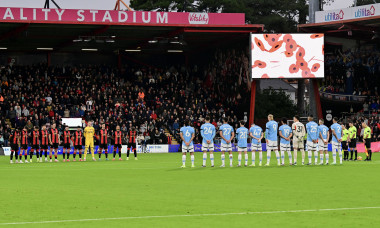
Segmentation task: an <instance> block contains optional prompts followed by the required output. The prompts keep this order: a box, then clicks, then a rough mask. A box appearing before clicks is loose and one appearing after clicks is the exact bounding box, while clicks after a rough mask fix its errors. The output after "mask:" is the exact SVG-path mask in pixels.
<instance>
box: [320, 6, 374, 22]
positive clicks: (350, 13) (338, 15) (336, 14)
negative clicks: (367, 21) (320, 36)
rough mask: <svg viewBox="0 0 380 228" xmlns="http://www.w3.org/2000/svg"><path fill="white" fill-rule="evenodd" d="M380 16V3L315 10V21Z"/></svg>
mask: <svg viewBox="0 0 380 228" xmlns="http://www.w3.org/2000/svg"><path fill="white" fill-rule="evenodd" d="M373 16H380V3H379V4H372V5H364V6H358V7H351V8H344V9H338V10H327V11H317V12H315V22H316V23H321V22H330V21H343V20H351V19H357V18H364V17H373Z"/></svg>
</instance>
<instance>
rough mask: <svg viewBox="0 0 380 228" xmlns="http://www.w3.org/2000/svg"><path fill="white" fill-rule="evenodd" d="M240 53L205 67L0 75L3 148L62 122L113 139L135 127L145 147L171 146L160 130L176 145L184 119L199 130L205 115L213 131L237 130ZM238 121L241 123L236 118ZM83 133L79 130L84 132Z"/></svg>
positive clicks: (244, 88) (19, 69)
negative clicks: (78, 121)
mask: <svg viewBox="0 0 380 228" xmlns="http://www.w3.org/2000/svg"><path fill="white" fill-rule="evenodd" d="M243 53H244V52H243V51H236V50H234V49H231V50H224V51H221V50H218V51H216V52H215V54H214V55H213V56H212V60H211V61H209V63H210V64H209V65H204V66H198V65H191V66H189V67H185V66H182V65H181V66H170V67H160V66H156V67H140V66H136V65H133V66H130V65H125V66H123V67H122V68H121V69H118V68H116V67H110V66H105V65H96V66H95V65H78V66H64V67H62V66H47V65H46V64H40V65H33V66H21V65H12V66H11V65H7V66H3V67H2V68H1V69H0V78H1V89H0V94H1V95H0V114H1V117H0V134H1V137H0V143H1V140H3V141H4V144H7V139H8V138H9V135H10V132H11V129H14V128H22V127H24V126H26V127H27V129H29V130H31V129H32V128H33V126H39V127H41V126H42V125H47V126H48V127H49V126H50V125H51V124H52V123H53V122H55V123H57V124H58V128H59V129H60V130H61V131H62V130H63V129H62V128H63V126H62V120H61V119H62V118H63V117H66V118H67V117H76V118H82V119H83V121H82V122H83V126H84V125H85V123H86V121H88V120H90V119H91V120H94V122H95V123H94V127H95V130H99V126H100V123H105V124H106V126H107V128H108V129H110V130H111V131H113V130H114V129H115V128H116V125H120V126H121V130H122V131H124V132H127V131H129V130H130V129H131V128H132V127H134V128H136V130H137V131H138V132H139V136H144V137H140V139H142V138H144V140H145V141H147V140H148V143H156V144H158V143H170V138H168V137H166V135H165V134H164V130H165V129H167V130H168V131H169V132H170V133H171V134H172V135H173V137H175V138H176V139H177V140H178V132H179V129H180V127H181V126H182V123H183V122H184V120H185V119H190V120H191V122H192V123H193V125H194V127H195V128H196V129H197V132H196V134H197V137H196V141H197V142H200V134H199V127H200V125H201V124H202V123H203V122H204V118H205V116H206V115H209V116H210V117H211V119H212V123H213V124H214V125H215V126H216V127H218V126H219V125H220V124H221V118H222V117H223V116H228V117H230V118H231V124H232V125H234V126H235V127H237V123H238V117H237V111H238V107H239V105H241V104H242V103H243V102H248V100H247V99H248V98H249V96H246V94H247V93H248V91H249V88H248V85H249V83H248V58H247V56H246V55H245V54H243ZM239 117H240V118H242V116H239ZM83 126H82V127H83Z"/></svg>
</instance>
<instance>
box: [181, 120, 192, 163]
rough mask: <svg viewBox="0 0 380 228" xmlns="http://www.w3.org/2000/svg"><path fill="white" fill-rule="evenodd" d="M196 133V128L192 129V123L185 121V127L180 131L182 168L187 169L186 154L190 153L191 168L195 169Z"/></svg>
mask: <svg viewBox="0 0 380 228" xmlns="http://www.w3.org/2000/svg"><path fill="white" fill-rule="evenodd" d="M194 133H195V131H194V128H193V127H190V121H189V120H185V126H184V127H181V129H180V136H181V139H182V166H181V167H182V168H185V167H186V152H190V156H191V168H194V145H193V139H194V137H195V134H194Z"/></svg>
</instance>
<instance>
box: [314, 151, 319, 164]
mask: <svg viewBox="0 0 380 228" xmlns="http://www.w3.org/2000/svg"><path fill="white" fill-rule="evenodd" d="M317 163H318V151H314V164H317Z"/></svg>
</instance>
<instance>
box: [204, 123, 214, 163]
mask: <svg viewBox="0 0 380 228" xmlns="http://www.w3.org/2000/svg"><path fill="white" fill-rule="evenodd" d="M205 121H206V123H204V124H202V126H201V135H202V138H203V140H202V151H203V165H202V167H206V160H207V150H208V151H209V152H210V160H211V167H214V137H215V126H214V125H212V124H210V117H209V116H206V118H205Z"/></svg>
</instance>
